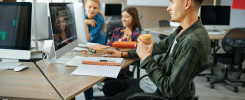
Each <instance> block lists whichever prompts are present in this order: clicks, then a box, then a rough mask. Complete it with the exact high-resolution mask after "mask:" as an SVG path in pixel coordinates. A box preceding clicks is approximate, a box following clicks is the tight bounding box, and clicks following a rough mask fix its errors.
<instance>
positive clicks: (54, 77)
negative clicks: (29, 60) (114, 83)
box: [37, 51, 134, 99]
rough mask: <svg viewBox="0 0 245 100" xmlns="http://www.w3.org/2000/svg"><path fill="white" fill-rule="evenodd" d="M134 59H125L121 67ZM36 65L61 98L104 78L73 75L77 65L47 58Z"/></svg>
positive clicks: (78, 92)
mask: <svg viewBox="0 0 245 100" xmlns="http://www.w3.org/2000/svg"><path fill="white" fill-rule="evenodd" d="M102 52H103V51H97V53H96V54H89V56H101V55H102ZM75 56H84V55H83V52H75V51H72V52H69V53H68V54H66V55H64V57H66V58H70V57H75ZM133 62H134V60H132V59H125V62H124V64H123V67H126V66H128V65H130V64H132V63H133ZM37 65H38V66H39V67H40V68H41V70H42V71H43V72H44V74H45V75H46V76H47V77H48V79H49V80H50V81H51V83H52V84H53V85H54V86H55V88H56V89H57V90H58V92H59V93H60V94H61V96H62V98H63V99H71V98H73V97H75V96H76V95H78V94H80V93H81V92H83V91H85V90H87V89H89V88H90V87H92V86H94V85H95V84H97V83H99V82H101V81H102V80H104V77H95V76H75V75H71V73H72V72H73V71H74V70H75V69H76V68H77V67H68V66H65V65H64V64H54V63H51V64H50V63H49V61H48V60H42V61H39V62H37Z"/></svg>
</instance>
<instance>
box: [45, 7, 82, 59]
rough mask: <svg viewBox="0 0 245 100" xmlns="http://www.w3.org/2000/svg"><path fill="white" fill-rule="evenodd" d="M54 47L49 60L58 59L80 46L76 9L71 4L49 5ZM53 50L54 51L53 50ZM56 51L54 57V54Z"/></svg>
mask: <svg viewBox="0 0 245 100" xmlns="http://www.w3.org/2000/svg"><path fill="white" fill-rule="evenodd" d="M49 9H50V17H51V23H52V25H51V26H52V32H53V46H52V47H51V51H50V55H49V59H50V60H51V61H52V59H53V58H55V59H58V58H60V57H61V56H63V55H65V54H66V53H67V52H69V51H71V50H72V49H73V48H75V47H76V46H77V45H78V41H77V31H76V24H75V16H74V8H73V5H72V4H70V3H49ZM52 48H53V49H52ZM53 50H54V51H55V55H54V57H52V52H53Z"/></svg>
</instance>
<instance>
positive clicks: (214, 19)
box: [200, 5, 231, 30]
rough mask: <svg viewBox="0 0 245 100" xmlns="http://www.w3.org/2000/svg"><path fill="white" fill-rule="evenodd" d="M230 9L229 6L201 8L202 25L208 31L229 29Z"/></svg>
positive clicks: (204, 6) (206, 6) (205, 6)
mask: <svg viewBox="0 0 245 100" xmlns="http://www.w3.org/2000/svg"><path fill="white" fill-rule="evenodd" d="M230 9H231V8H230V6H212V5H203V6H201V9H200V16H201V20H202V24H203V25H204V26H205V27H206V28H207V29H208V30H216V29H225V28H229V25H230Z"/></svg>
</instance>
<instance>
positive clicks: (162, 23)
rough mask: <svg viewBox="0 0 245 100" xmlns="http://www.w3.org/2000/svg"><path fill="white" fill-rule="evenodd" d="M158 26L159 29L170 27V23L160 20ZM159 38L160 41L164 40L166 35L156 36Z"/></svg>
mask: <svg viewBox="0 0 245 100" xmlns="http://www.w3.org/2000/svg"><path fill="white" fill-rule="evenodd" d="M158 26H159V27H170V23H169V21H168V20H160V21H158ZM158 37H159V38H160V40H162V39H164V38H165V37H167V36H166V35H163V34H160V35H159V36H158Z"/></svg>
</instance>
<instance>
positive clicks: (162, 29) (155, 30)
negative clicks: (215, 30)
mask: <svg viewBox="0 0 245 100" xmlns="http://www.w3.org/2000/svg"><path fill="white" fill-rule="evenodd" d="M173 29H174V28H173V27H153V28H145V29H144V30H145V31H148V32H153V33H160V34H164V35H169V34H171V33H172V30H173ZM208 35H209V38H210V39H211V40H221V39H223V37H224V36H225V34H208Z"/></svg>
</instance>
